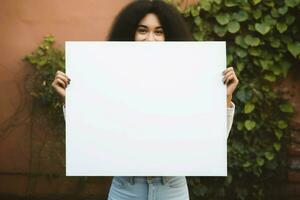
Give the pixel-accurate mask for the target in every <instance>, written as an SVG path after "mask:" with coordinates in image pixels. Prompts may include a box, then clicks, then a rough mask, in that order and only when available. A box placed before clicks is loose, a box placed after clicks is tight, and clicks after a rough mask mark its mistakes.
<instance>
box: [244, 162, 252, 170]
mask: <svg viewBox="0 0 300 200" xmlns="http://www.w3.org/2000/svg"><path fill="white" fill-rule="evenodd" d="M250 166H251V162H249V161H246V162H245V163H244V164H243V167H245V168H247V167H250Z"/></svg>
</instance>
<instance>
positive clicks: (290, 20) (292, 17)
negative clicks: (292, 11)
mask: <svg viewBox="0 0 300 200" xmlns="http://www.w3.org/2000/svg"><path fill="white" fill-rule="evenodd" d="M294 21H295V17H294V16H293V15H288V16H286V18H285V22H286V23H287V24H288V25H291V24H292V23H294Z"/></svg>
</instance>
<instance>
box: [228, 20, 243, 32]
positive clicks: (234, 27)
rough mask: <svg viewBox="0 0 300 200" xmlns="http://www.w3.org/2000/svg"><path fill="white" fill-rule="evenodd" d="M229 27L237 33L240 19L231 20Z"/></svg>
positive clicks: (229, 29)
mask: <svg viewBox="0 0 300 200" xmlns="http://www.w3.org/2000/svg"><path fill="white" fill-rule="evenodd" d="M227 27H228V31H229V32H230V33H236V32H238V30H240V23H239V22H238V21H231V22H229V24H228V25H227Z"/></svg>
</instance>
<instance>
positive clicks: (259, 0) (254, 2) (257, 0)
mask: <svg viewBox="0 0 300 200" xmlns="http://www.w3.org/2000/svg"><path fill="white" fill-rule="evenodd" d="M260 2H261V0H252V3H253V4H254V5H256V4H259V3H260Z"/></svg>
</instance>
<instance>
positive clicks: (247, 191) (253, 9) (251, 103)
mask: <svg viewBox="0 0 300 200" xmlns="http://www.w3.org/2000/svg"><path fill="white" fill-rule="evenodd" d="M169 2H172V0H169ZM299 11H300V0H279V1H271V0H263V1H262V0H249V1H248V0H201V1H199V3H198V4H196V5H193V6H190V7H189V8H188V9H186V10H185V11H183V15H184V17H185V18H186V20H187V21H188V22H189V23H190V24H191V28H192V31H193V35H194V38H195V39H196V40H199V41H202V40H208V41H226V43H227V64H228V66H234V68H235V71H236V73H237V76H238V77H239V80H240V82H239V86H238V88H237V91H236V92H235V94H234V97H233V101H234V102H235V104H236V114H235V118H234V124H233V127H232V130H231V134H230V137H229V139H228V176H227V177H226V178H223V177H214V178H213V177H201V178H195V177H193V178H192V177H190V178H189V185H190V194H191V198H192V199H251V200H252V199H269V198H270V197H271V196H272V195H273V196H274V195H276V184H280V183H281V182H282V181H283V180H285V176H286V175H285V170H286V162H287V156H286V143H287V140H288V136H289V130H290V127H289V120H290V118H291V115H292V113H293V111H294V110H293V107H292V105H291V104H290V103H289V102H288V101H287V100H285V99H283V98H282V94H281V93H280V92H279V90H275V88H276V87H275V84H276V83H278V82H280V81H282V80H283V79H284V78H286V76H287V73H288V71H289V69H290V68H291V66H296V65H299V60H300V26H299V24H300V17H299V16H300V15H299ZM274 187H275V190H274Z"/></svg>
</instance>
